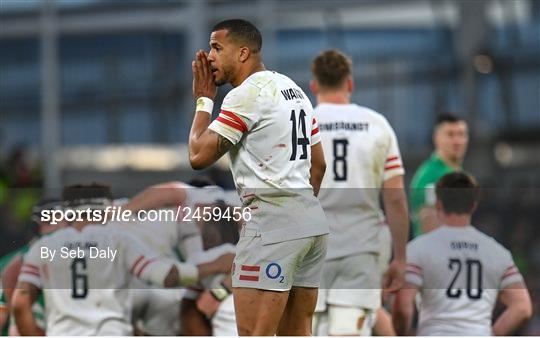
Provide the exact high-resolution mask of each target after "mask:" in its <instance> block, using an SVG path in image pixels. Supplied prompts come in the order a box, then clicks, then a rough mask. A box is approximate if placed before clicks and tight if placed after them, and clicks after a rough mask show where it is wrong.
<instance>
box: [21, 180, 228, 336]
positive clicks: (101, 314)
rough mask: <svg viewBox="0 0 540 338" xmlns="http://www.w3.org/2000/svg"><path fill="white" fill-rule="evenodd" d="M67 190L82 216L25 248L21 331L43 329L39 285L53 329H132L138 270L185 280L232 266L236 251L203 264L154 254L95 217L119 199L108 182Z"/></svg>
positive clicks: (149, 277) (167, 282) (158, 278)
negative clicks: (37, 313)
mask: <svg viewBox="0 0 540 338" xmlns="http://www.w3.org/2000/svg"><path fill="white" fill-rule="evenodd" d="M62 195H63V200H64V204H65V207H66V209H67V210H81V211H84V212H81V213H80V216H81V218H82V220H75V221H74V222H72V223H71V224H70V226H69V227H67V228H63V229H61V230H58V231H56V232H55V233H53V234H51V235H49V236H46V237H43V238H41V239H39V240H38V241H37V242H35V243H34V244H33V245H32V246H31V248H30V250H29V252H28V254H27V255H26V256H25V259H24V264H23V267H22V269H21V274H20V276H19V282H18V285H17V290H16V291H15V294H14V300H13V313H14V316H15V321H16V324H17V327H18V329H19V332H20V333H21V334H22V335H39V334H40V333H41V332H40V331H39V329H38V327H37V326H36V322H35V318H34V317H33V315H32V311H31V308H32V304H33V303H34V301H35V300H36V298H37V295H38V294H39V292H40V291H42V292H43V294H44V296H45V308H46V313H47V332H46V333H47V335H64V336H65V335H70V336H75V335H86V336H89V335H115V336H118V335H131V334H132V326H131V315H130V311H131V304H130V298H129V290H128V284H129V281H130V279H131V278H132V277H134V276H135V277H137V278H140V279H142V280H144V281H146V282H149V283H153V284H156V285H159V286H163V287H178V286H180V285H190V284H192V283H194V282H196V281H197V280H198V279H199V278H204V277H206V276H209V275H212V274H215V273H224V272H226V271H228V268H229V264H230V256H222V257H219V258H218V259H217V260H216V261H215V262H212V263H208V264H202V265H199V266H195V265H192V264H186V263H178V262H176V261H173V260H171V259H167V258H164V257H158V256H156V255H154V254H153V253H152V252H151V251H150V250H149V249H148V248H147V247H145V246H144V245H142V244H141V243H140V242H139V241H137V240H136V239H135V238H134V237H132V236H130V235H127V234H125V233H122V232H120V231H117V230H115V229H112V228H110V227H105V226H102V225H101V224H100V225H94V224H92V222H93V221H92V218H91V217H96V215H101V217H104V216H103V214H102V211H103V209H104V208H106V207H107V206H108V205H110V203H111V202H112V199H111V193H110V189H109V188H108V187H107V186H103V185H97V184H93V185H86V186H84V185H82V186H81V185H76V186H70V187H66V188H65V189H64V191H63V194H62ZM92 252H94V254H95V253H96V252H98V253H99V256H97V257H96V256H92ZM53 253H54V256H53ZM66 253H67V254H66Z"/></svg>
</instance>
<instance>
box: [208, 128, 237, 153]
mask: <svg viewBox="0 0 540 338" xmlns="http://www.w3.org/2000/svg"><path fill="white" fill-rule="evenodd" d="M208 132H209V133H212V134H217V136H218V140H217V152H218V155H219V157H221V156H223V155H224V154H226V153H227V152H228V151H229V150H230V149H231V148H232V146H233V144H232V142H231V141H229V140H228V139H226V138H225V137H223V136H221V135H220V134H218V133H216V132H214V131H212V130H208Z"/></svg>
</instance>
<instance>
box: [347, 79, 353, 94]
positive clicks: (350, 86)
mask: <svg viewBox="0 0 540 338" xmlns="http://www.w3.org/2000/svg"><path fill="white" fill-rule="evenodd" d="M353 91H354V80H353V77H352V76H351V75H349V76H347V92H348V93H349V94H351V93H352V92H353Z"/></svg>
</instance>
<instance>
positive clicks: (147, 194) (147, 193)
mask: <svg viewBox="0 0 540 338" xmlns="http://www.w3.org/2000/svg"><path fill="white" fill-rule="evenodd" d="M185 199H186V190H185V188H183V187H182V186H180V185H179V184H175V185H173V184H160V185H154V186H152V187H150V188H148V189H145V190H143V191H142V192H140V193H139V194H137V195H135V197H133V198H132V199H131V201H129V203H127V204H126V206H125V208H126V209H129V210H131V211H134V212H136V211H139V210H149V209H157V208H163V207H167V206H176V205H178V204H181V203H183V202H184V200H185Z"/></svg>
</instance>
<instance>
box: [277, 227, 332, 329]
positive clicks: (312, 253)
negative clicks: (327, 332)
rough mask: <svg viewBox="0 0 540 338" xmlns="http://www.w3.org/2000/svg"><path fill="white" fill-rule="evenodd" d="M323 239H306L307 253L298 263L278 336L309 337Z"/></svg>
mask: <svg viewBox="0 0 540 338" xmlns="http://www.w3.org/2000/svg"><path fill="white" fill-rule="evenodd" d="M326 240H327V236H326V235H322V236H316V237H312V238H310V239H309V241H310V242H311V246H310V248H309V250H308V251H307V253H306V254H305V256H304V257H303V258H302V259H300V260H299V261H298V270H297V271H296V277H295V280H294V282H293V285H294V286H293V288H292V289H291V293H290V294H289V300H288V302H287V307H286V308H285V313H284V315H283V317H282V319H281V323H280V329H279V333H280V334H282V335H304V336H305V335H311V327H312V320H313V313H314V311H315V305H316V303H317V294H318V287H319V286H320V283H321V274H322V271H323V266H324V262H325V258H326Z"/></svg>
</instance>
